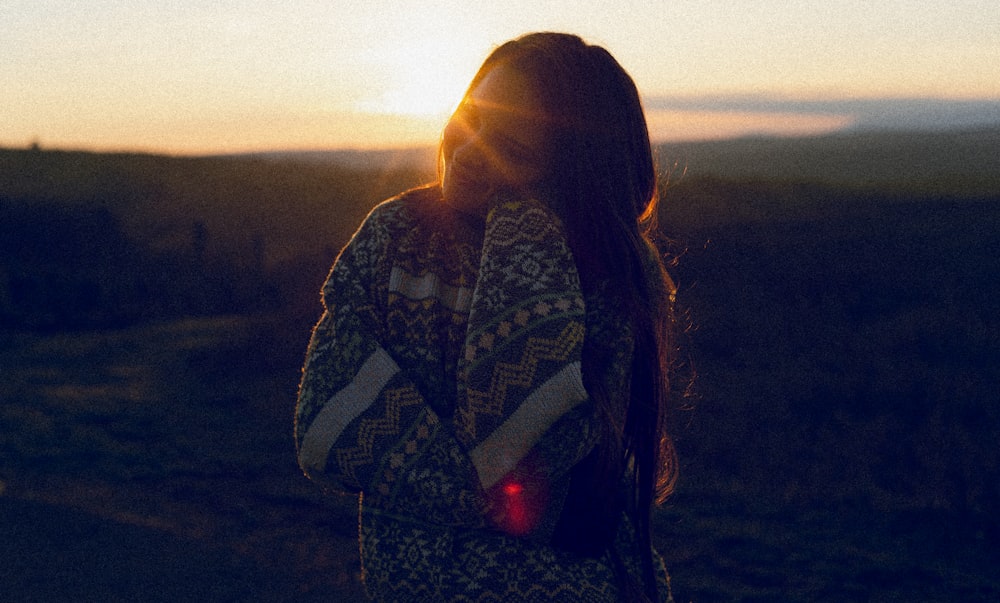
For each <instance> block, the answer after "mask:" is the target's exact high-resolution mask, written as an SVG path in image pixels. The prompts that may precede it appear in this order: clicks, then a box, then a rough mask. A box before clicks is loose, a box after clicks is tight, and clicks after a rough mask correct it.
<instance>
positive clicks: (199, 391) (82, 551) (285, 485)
mask: <svg viewBox="0 0 1000 603" xmlns="http://www.w3.org/2000/svg"><path fill="white" fill-rule="evenodd" d="M279 326H280V325H275V324H274V323H272V322H269V321H267V320H260V319H256V320H250V319H245V318H213V319H199V320H189V321H182V322H174V323H167V324H162V325H157V326H149V327H142V328H135V329H127V330H120V331H102V332H85V333H76V334H53V335H37V334H32V335H26V334H20V335H18V334H13V335H11V334H7V335H4V339H3V340H0V371H2V374H3V378H2V379H0V584H2V587H0V588H2V591H0V600H3V601H140V600H141V601H358V600H363V596H362V589H361V586H360V584H359V573H358V569H359V568H358V557H357V549H356V540H355V529H356V510H355V507H354V501H353V500H352V499H350V498H346V497H336V496H332V497H324V496H323V495H322V494H321V493H320V492H318V491H317V489H316V488H315V487H314V486H313V485H312V484H311V483H309V482H308V481H307V480H306V479H305V478H304V477H302V475H301V473H300V472H299V471H298V469H297V467H296V464H295V461H294V454H293V448H292V438H291V417H292V407H293V404H294V393H295V387H296V380H297V369H296V362H295V359H296V358H297V357H298V356H299V354H300V353H301V346H303V345H304V337H305V335H304V334H303V333H302V332H300V331H299V330H297V329H291V330H282V329H280V328H278V327H279ZM686 480H687V481H685V482H683V483H682V485H681V487H680V489H679V491H678V493H677V495H676V496H675V497H674V498H673V499H671V501H670V503H669V504H668V505H667V506H666V507H665V508H664V509H663V510H662V511H661V512H660V514H659V516H658V521H657V534H656V538H657V542H658V546H659V548H660V550H661V551H662V552H663V554H664V556H665V558H666V560H667V563H668V567H669V569H670V570H671V572H672V574H673V579H674V589H675V595H676V597H677V600H678V601H696V602H703V603H708V602H713V601H831V602H832V601H915V600H920V601H995V600H998V598H1000V572H998V570H997V569H996V568H997V567H998V561H1000V559H998V554H997V552H996V547H995V541H994V539H995V536H996V534H994V533H992V532H991V530H990V529H989V528H988V527H982V526H977V525H976V522H975V521H968V520H966V519H963V518H961V517H954V516H951V515H948V514H946V513H944V512H935V511H909V512H902V511H895V512H880V511H877V510H875V509H872V508H869V507H866V506H857V507H850V506H847V505H844V504H838V505H835V506H829V507H823V506H820V505H809V506H803V505H801V504H788V505H775V504H765V503H762V502H755V501H754V499H753V498H751V497H748V496H746V495H744V494H740V493H739V488H736V487H729V485H727V484H724V483H708V482H711V478H710V476H698V475H688V476H686Z"/></svg>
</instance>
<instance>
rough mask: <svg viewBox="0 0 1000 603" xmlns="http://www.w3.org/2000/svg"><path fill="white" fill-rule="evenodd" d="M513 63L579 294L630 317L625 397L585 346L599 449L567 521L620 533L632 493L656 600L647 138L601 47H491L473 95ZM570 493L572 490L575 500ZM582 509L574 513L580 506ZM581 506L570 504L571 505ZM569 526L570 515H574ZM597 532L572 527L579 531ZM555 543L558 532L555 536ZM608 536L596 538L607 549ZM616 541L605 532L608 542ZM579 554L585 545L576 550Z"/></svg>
mask: <svg viewBox="0 0 1000 603" xmlns="http://www.w3.org/2000/svg"><path fill="white" fill-rule="evenodd" d="M501 65H502V66H505V67H510V68H513V69H514V70H516V71H517V72H518V73H519V74H520V75H522V76H524V77H526V78H527V80H528V81H529V82H530V83H531V84H532V85H533V86H534V88H535V91H536V93H537V94H538V95H539V96H540V98H541V102H542V104H543V107H544V109H545V110H546V113H547V119H548V120H549V121H550V122H551V123H552V124H553V126H554V128H553V131H554V132H555V137H556V140H555V143H556V147H555V154H556V162H555V166H554V170H553V177H552V181H551V182H550V183H549V184H550V186H551V189H550V190H551V191H553V194H555V195H556V198H555V199H554V201H555V203H556V205H557V207H556V211H557V212H558V213H559V214H560V216H561V218H562V219H563V221H564V223H565V225H566V229H567V236H568V239H569V245H570V248H571V250H572V252H573V254H574V257H575V259H576V262H577V266H578V269H579V272H580V279H581V284H582V287H583V291H584V293H585V294H588V293H594V292H596V291H598V290H599V289H600V291H604V292H610V294H612V295H613V296H614V298H613V299H612V300H610V301H611V302H612V303H611V304H610V305H609V306H610V307H613V308H614V307H617V308H620V309H621V311H622V312H623V313H624V314H626V315H627V316H626V319H627V324H628V325H629V327H630V329H631V332H632V334H633V337H634V349H633V355H632V366H631V384H630V390H629V396H628V398H627V400H624V404H625V405H626V407H624V408H622V407H621V406H622V404H621V403H618V402H616V401H621V400H622V398H623V397H622V396H621V395H617V396H615V395H609V393H608V391H607V387H606V386H605V384H604V383H601V382H600V379H599V377H597V376H600V375H603V374H605V371H604V370H603V369H604V367H601V366H597V363H598V360H597V359H596V358H594V355H593V354H588V353H587V348H586V347H585V349H584V356H583V375H584V383H585V385H586V386H587V390H588V392H589V393H590V395H591V397H592V398H593V399H594V401H595V404H596V409H597V413H598V417H599V418H600V419H601V427H602V434H601V439H600V441H599V444H598V446H597V449H596V451H595V453H594V454H593V455H592V456H591V457H590V458H588V460H587V462H585V463H581V468H582V469H583V470H584V471H585V473H586V474H585V475H581V474H580V471H575V472H574V475H573V480H574V481H575V482H576V484H575V485H576V488H573V490H571V497H570V499H569V500H568V501H567V510H564V519H566V516H567V514H572V511H570V510H569V509H573V508H577V510H578V513H577V519H578V521H587V522H592V521H595V520H598V521H603V525H606V526H607V525H610V526H612V530H613V529H614V526H617V523H618V521H617V520H618V516H619V515H620V513H621V508H622V501H620V500H618V498H617V492H616V491H617V488H616V485H617V484H618V483H619V482H620V480H621V479H622V478H623V477H626V478H627V479H628V480H630V481H631V482H632V484H633V486H634V488H633V490H634V492H635V500H633V501H626V502H625V504H629V506H632V507H633V508H634V510H635V517H636V524H637V525H636V529H637V532H638V537H639V539H640V541H639V542H640V546H641V550H640V553H641V554H642V556H643V558H644V559H643V566H644V567H643V574H644V575H643V578H644V580H643V581H644V582H645V589H644V590H645V591H646V594H647V596H649V595H653V596H654V598H655V589H656V586H655V578H654V577H653V569H652V559H651V552H650V551H651V531H652V529H651V514H652V506H653V503H654V502H657V503H659V502H662V501H663V500H664V499H665V498H666V497H667V496H668V495H669V493H670V492H671V490H672V488H673V484H674V480H675V475H676V459H675V455H674V448H673V444H672V441H671V439H670V437H669V434H668V431H667V423H666V420H667V406H668V399H669V391H670V384H669V367H670V365H671V363H672V356H673V345H674V344H673V341H672V339H673V337H672V324H673V316H672V301H673V294H674V287H673V283H672V282H671V281H670V278H669V276H667V273H666V270H665V268H664V265H663V262H662V259H661V256H660V254H659V253H658V252H657V251H656V247H655V245H654V244H653V242H652V237H653V236H655V233H656V229H657V225H656V217H657V204H658V200H659V199H658V182H657V171H656V165H655V161H654V157H653V153H652V149H651V148H650V142H649V133H648V130H647V127H646V120H645V116H644V113H643V109H642V104H641V101H640V98H639V94H638V91H637V90H636V87H635V84H634V82H633V81H632V79H631V77H629V75H628V74H627V73H626V72H625V70H624V69H622V67H621V66H620V65H619V64H618V62H617V61H616V60H615V59H614V58H613V57H612V56H611V54H609V53H608V52H607V51H606V50H605V49H603V48H601V47H599V46H592V45H588V44H586V43H585V42H584V41H583V40H581V39H580V38H579V37H577V36H574V35H570V34H560V33H534V34H528V35H526V36H523V37H520V38H517V39H515V40H512V41H510V42H507V43H505V44H503V45H501V46H499V47H498V48H497V49H496V50H494V51H493V52H492V53H491V54H490V56H489V57H488V58H487V59H486V61H485V62H484V63H483V66H482V67H481V68H480V70H479V72H478V73H477V74H476V76H475V77H474V78H473V80H472V83H471V84H470V86H469V91H471V90H473V89H474V88H475V87H476V86H477V85H478V83H479V82H480V81H481V80H482V79H483V78H484V77H485V76H486V74H488V73H489V72H490V71H491V70H492V69H494V68H496V67H499V66H501ZM573 492H576V493H578V494H575V495H574V494H573ZM587 497H589V501H587V502H585V503H582V506H584V507H586V508H587V510H584V511H579V509H580V504H578V503H580V501H579V499H580V498H587ZM574 504H577V507H574ZM570 522H571V523H572V518H570ZM594 527H595V526H593V525H589V526H588V525H577V526H569V529H568V530H566V531H565V532H566V533H586V532H587V531H588V530H593V529H594ZM557 536H558V534H557ZM607 536H608V535H605V536H604V537H603V538H604V540H605V542H603V543H601V544H602V545H603V546H606V545H607V544H610V543H609V542H607V540H608V538H607ZM610 537H611V538H613V531H612V533H611V534H610ZM580 546H581V547H582V548H584V549H586V548H587V545H586V543H582V544H580Z"/></svg>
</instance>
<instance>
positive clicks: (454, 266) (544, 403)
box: [295, 188, 669, 603]
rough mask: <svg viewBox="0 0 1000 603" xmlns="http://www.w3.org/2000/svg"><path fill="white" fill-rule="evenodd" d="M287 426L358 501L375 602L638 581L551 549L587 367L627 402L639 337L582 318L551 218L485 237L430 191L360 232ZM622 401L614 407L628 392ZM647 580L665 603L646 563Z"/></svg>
mask: <svg viewBox="0 0 1000 603" xmlns="http://www.w3.org/2000/svg"><path fill="white" fill-rule="evenodd" d="M323 301H324V305H325V308H326V311H325V312H324V314H323V316H322V318H321V319H320V321H319V323H318V324H317V325H316V328H315V330H314V332H313V336H312V340H311V342H310V344H309V349H308V351H307V357H306V364H305V368H304V371H303V378H302V383H301V388H300V393H299V401H298V406H297V409H296V430H295V433H296V442H297V446H298V455H299V463H300V465H301V466H302V468H303V470H304V471H305V473H306V474H307V475H308V476H309V477H311V478H312V479H314V480H316V481H317V482H320V483H321V484H324V485H326V486H328V487H332V488H334V489H336V490H340V491H348V492H359V493H361V495H362V496H361V520H360V523H361V525H360V538H361V558H362V564H363V576H364V580H365V587H366V589H367V591H368V594H369V595H370V596H371V597H372V598H373V599H376V600H388V601H408V600H427V601H477V602H478V601H572V602H573V603H583V602H588V601H595V602H597V601H617V600H619V599H620V596H619V585H620V584H621V578H622V576H621V575H620V574H621V572H622V570H621V569H619V570H617V571H616V570H615V569H614V568H615V567H618V568H621V567H623V566H624V567H626V568H630V569H631V572H630V573H632V574H634V575H639V573H638V569H636V568H637V567H638V566H637V564H638V561H637V558H638V552H637V549H636V544H635V538H634V536H633V533H632V532H631V523H630V521H629V520H628V517H625V518H624V521H622V523H621V525H620V529H619V530H618V536H617V538H616V544H615V545H614V546H615V547H616V548H617V549H618V551H617V552H618V555H616V557H617V558H619V559H621V560H622V561H623V563H613V562H612V560H611V555H610V553H605V554H604V556H603V557H585V556H581V555H577V554H574V553H572V552H569V551H564V550H561V549H559V548H557V547H554V546H552V536H553V532H554V530H555V527H556V524H557V521H558V520H559V516H560V512H561V511H562V509H563V505H564V503H565V500H566V497H567V492H568V490H569V483H570V471H571V469H572V468H573V466H574V465H576V464H577V463H578V462H579V461H580V460H581V459H583V458H584V457H585V456H586V455H587V454H588V453H589V452H590V451H591V450H592V449H593V447H594V445H595V442H596V440H597V438H598V426H597V425H596V418H595V412H594V405H593V403H592V402H591V400H590V399H589V397H588V394H587V390H586V389H585V387H584V379H583V376H582V375H581V357H582V354H583V353H584V348H585V346H590V347H589V348H588V353H593V354H602V356H601V359H602V361H603V360H604V359H605V358H606V360H607V362H602V363H601V365H602V366H606V367H607V370H606V372H605V374H603V375H601V376H599V378H600V379H602V380H603V381H604V384H605V386H606V387H607V388H608V390H609V391H611V392H616V391H617V392H627V387H628V386H627V383H628V367H629V365H630V360H631V337H630V336H628V329H627V328H624V327H623V325H622V322H621V321H620V320H619V321H615V320H614V319H613V316H614V315H615V312H613V311H612V309H611V308H610V307H608V306H609V304H608V303H606V301H605V300H602V299H600V298H593V299H587V300H586V301H585V299H584V296H583V294H582V293H581V289H580V282H579V277H578V274H577V271H576V267H575V263H574V260H573V256H572V254H571V253H570V251H569V248H568V246H567V243H566V238H565V233H564V231H563V228H562V225H561V223H560V221H559V220H558V218H556V216H555V215H554V214H553V213H552V212H551V211H550V210H549V209H548V208H547V207H546V206H545V205H544V204H542V203H540V202H537V201H532V200H513V201H504V202H501V203H497V204H496V205H495V207H493V208H492V209H491V211H490V212H489V214H488V215H487V218H486V222H485V226H484V225H483V224H482V223H481V222H480V223H476V222H475V221H474V220H471V219H470V218H468V217H467V216H463V215H462V214H459V213H458V212H455V211H454V210H453V209H451V208H450V207H448V206H447V205H445V204H444V203H442V201H441V200H440V193H439V190H438V189H436V188H427V189H420V190H417V191H411V192H409V193H405V194H404V195H401V196H400V197H397V198H395V199H392V200H390V201H387V202H385V203H383V204H381V205H380V206H378V207H377V208H375V209H374V210H373V211H372V213H371V214H370V215H369V216H368V218H367V219H366V220H365V222H364V224H363V225H362V226H361V228H360V229H359V230H358V232H357V233H356V234H355V235H354V237H353V238H352V240H351V242H350V243H349V244H348V245H347V247H345V249H344V250H343V251H342V252H341V254H340V256H339V257H338V259H337V262H336V263H335V265H334V268H333V270H332V271H331V273H330V276H329V279H328V280H327V282H326V284H325V285H324V287H323ZM621 395H624V394H621ZM657 561H658V563H657V566H658V567H657V570H658V571H657V574H658V581H659V582H661V586H660V591H661V593H662V595H663V596H664V597H668V596H669V587H668V586H667V578H666V573H665V571H664V570H663V568H662V562H659V560H658V559H657Z"/></svg>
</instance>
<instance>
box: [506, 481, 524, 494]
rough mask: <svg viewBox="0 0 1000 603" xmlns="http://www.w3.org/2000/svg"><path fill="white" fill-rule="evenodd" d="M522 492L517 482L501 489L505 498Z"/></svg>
mask: <svg viewBox="0 0 1000 603" xmlns="http://www.w3.org/2000/svg"><path fill="white" fill-rule="evenodd" d="M522 492H524V486H522V485H521V484H519V483H517V482H511V483H509V484H506V485H505V486H504V487H503V493H504V494H506V495H507V496H518V495H520V494H521V493H522Z"/></svg>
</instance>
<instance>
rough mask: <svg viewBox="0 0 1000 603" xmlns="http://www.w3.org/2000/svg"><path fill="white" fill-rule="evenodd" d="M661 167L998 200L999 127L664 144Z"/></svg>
mask: <svg viewBox="0 0 1000 603" xmlns="http://www.w3.org/2000/svg"><path fill="white" fill-rule="evenodd" d="M658 150H659V159H660V166H661V168H662V169H663V170H664V172H666V174H667V175H668V176H669V179H670V180H671V181H674V182H676V181H677V180H679V179H682V178H685V177H687V178H692V177H694V178H701V177H709V178H721V179H726V180H733V181H744V180H752V181H765V182H776V181H777V182H788V181H791V182H799V183H803V182H811V183H818V184H824V185H829V186H838V187H848V188H853V189H879V190H880V191H895V192H899V193H903V194H921V195H924V194H932V195H958V196H971V197H985V196H996V195H997V194H998V193H1000V128H988V129H973V130H953V131H933V132H931V131H924V132H916V131H892V130H886V131H871V132H846V133H841V134H831V135H825V136H816V137H805V138H739V139H734V140H726V141H710V142H689V143H676V144H663V145H660V146H659V148H658Z"/></svg>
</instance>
